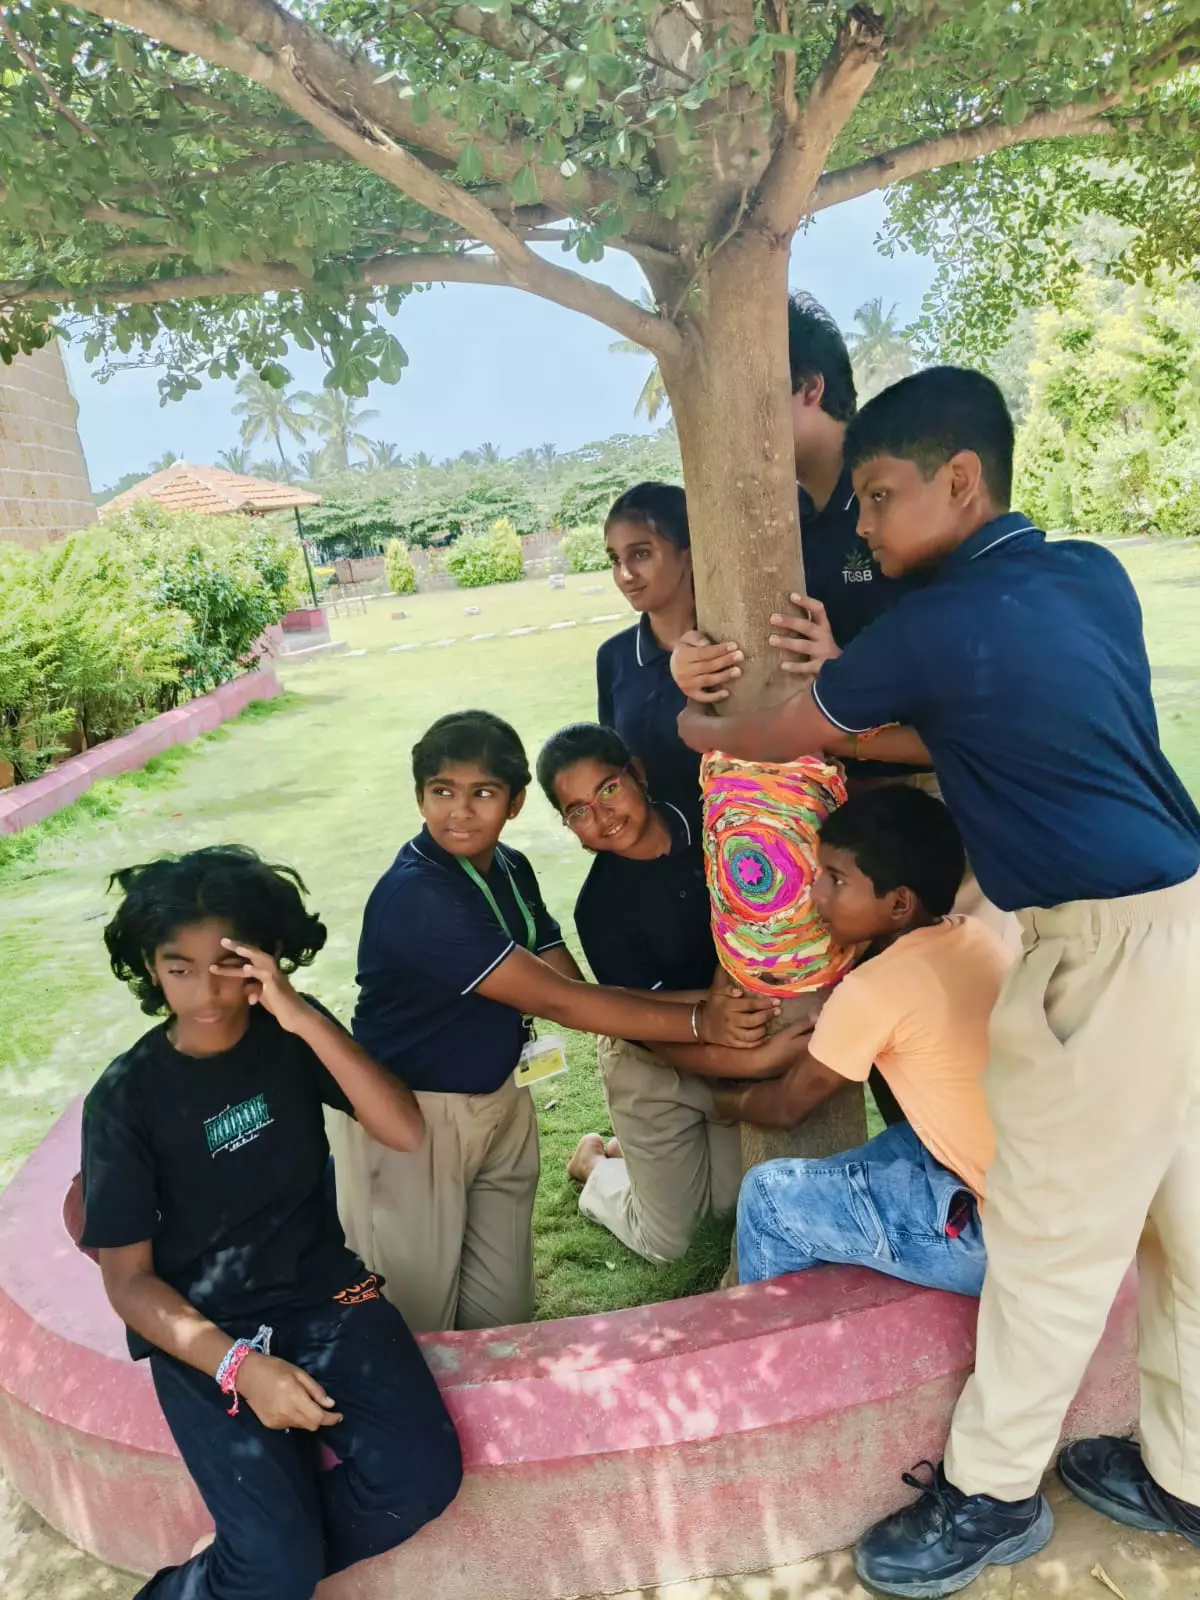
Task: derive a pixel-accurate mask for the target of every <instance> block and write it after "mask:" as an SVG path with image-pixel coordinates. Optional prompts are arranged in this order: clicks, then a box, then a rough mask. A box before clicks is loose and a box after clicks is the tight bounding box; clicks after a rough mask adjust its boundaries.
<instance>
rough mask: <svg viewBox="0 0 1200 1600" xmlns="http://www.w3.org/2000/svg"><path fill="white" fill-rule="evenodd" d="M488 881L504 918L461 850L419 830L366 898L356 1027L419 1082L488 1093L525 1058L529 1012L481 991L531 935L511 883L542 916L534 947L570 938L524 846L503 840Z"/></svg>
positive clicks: (379, 1055) (370, 1046)
mask: <svg viewBox="0 0 1200 1600" xmlns="http://www.w3.org/2000/svg"><path fill="white" fill-rule="evenodd" d="M510 874H511V878H510ZM484 879H485V881H486V883H487V885H488V887H489V889H491V891H492V894H493V896H494V897H495V900H496V904H497V905H498V906H499V908H500V911H501V914H502V916H503V918H504V922H505V926H504V927H503V928H502V927H501V926H500V925H499V923H498V922H497V921H496V918H495V916H494V915H493V913H492V909H491V907H490V906H489V905H488V903H487V901H486V900H485V899H484V897H483V895H482V894H481V893H480V891H479V889H478V887H477V886H476V885H475V884H474V883H472V881H471V880H470V878H468V876H467V874H466V873H465V872H464V871H463V869H462V867H461V866H460V865H459V862H458V860H457V858H456V857H454V856H452V855H451V854H450V853H449V852H448V851H446V850H443V849H442V847H441V846H440V845H438V844H436V843H435V842H434V841H433V839H432V838H431V837H430V835H429V830H428V829H422V831H421V832H420V833H419V834H418V835H417V837H416V838H415V839H410V840H409V842H408V843H407V844H406V845H405V846H404V848H403V849H402V850H401V852H400V854H399V855H398V856H397V857H396V859H395V861H393V863H392V865H391V866H390V867H389V868H388V870H387V871H386V872H385V873H384V875H383V877H382V878H380V880H379V882H378V883H377V884H376V885H375V887H374V889H372V891H371V895H370V898H369V899H368V901H367V909H366V911H365V912H364V913H363V926H362V937H361V938H360V940H359V945H358V986H359V994H358V1005H357V1006H356V1007H355V1011H354V1021H353V1024H352V1028H353V1033H354V1037H355V1038H356V1039H357V1040H358V1042H359V1043H360V1044H361V1045H362V1047H363V1049H364V1050H368V1051H369V1052H370V1053H371V1055H373V1056H374V1057H375V1059H376V1061H379V1062H381V1063H382V1064H383V1065H384V1066H385V1067H389V1068H390V1069H391V1070H392V1071H393V1072H394V1073H395V1074H396V1076H397V1077H399V1078H402V1079H403V1080H404V1082H405V1083H406V1084H408V1086H409V1088H410V1089H421V1090H428V1091H431V1092H435V1093H440V1094H491V1093H492V1092H493V1091H494V1090H496V1089H499V1088H500V1086H501V1085H502V1084H503V1083H504V1080H505V1079H506V1078H507V1077H508V1076H509V1074H510V1073H511V1072H512V1071H513V1070H514V1068H515V1067H516V1065H517V1061H518V1059H519V1057H520V1054H521V1050H522V1048H523V1046H524V1044H525V1040H526V1033H525V1024H524V1021H523V1019H522V1016H521V1013H520V1012H519V1011H516V1010H514V1009H513V1007H512V1006H506V1005H501V1004H500V1003H499V1002H498V1001H496V1000H488V999H485V998H484V996H483V995H481V994H478V993H476V990H477V989H478V987H479V985H480V984H481V983H482V982H483V980H484V979H485V978H486V977H487V975H488V973H489V972H491V971H493V970H494V969H495V968H496V967H498V966H499V965H500V963H501V962H502V961H503V960H504V958H505V957H506V956H507V955H509V954H510V953H511V952H512V951H513V950H514V949H515V948H516V946H517V945H518V944H520V945H521V946H525V944H526V939H527V930H526V927H525V919H524V917H523V916H522V915H521V912H520V908H519V907H518V905H517V901H516V897H515V895H514V894H513V889H512V884H513V881H515V883H516V885H517V888H518V889H519V890H520V893H521V896H522V898H523V899H524V901H525V904H526V905H527V906H528V907H529V910H530V911H531V912H532V914H533V919H534V925H535V940H534V948H535V951H536V952H537V953H538V954H541V953H542V952H543V951H546V950H551V949H553V948H554V946H555V945H560V944H562V942H563V939H562V934H561V933H560V932H559V927H558V923H557V922H555V920H554V918H553V917H552V916H551V915H550V913H549V912H548V911H547V910H546V907H545V905H544V903H543V901H542V895H541V890H540V889H539V888H538V882H537V879H536V877H535V876H534V872H533V868H532V867H531V866H530V865H529V862H528V861H527V860H526V859H525V857H524V856H523V855H522V854H521V852H520V851H519V850H512V849H510V848H509V846H508V845H503V844H501V845H497V847H496V855H495V859H494V860H493V862H492V865H491V867H490V869H489V870H488V871H487V872H486V873H485V874H484Z"/></svg>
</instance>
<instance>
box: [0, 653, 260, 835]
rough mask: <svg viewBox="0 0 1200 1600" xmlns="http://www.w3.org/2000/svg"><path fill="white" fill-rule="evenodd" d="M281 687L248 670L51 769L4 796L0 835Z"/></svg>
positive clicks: (0, 800)
mask: <svg viewBox="0 0 1200 1600" xmlns="http://www.w3.org/2000/svg"><path fill="white" fill-rule="evenodd" d="M282 693H283V686H282V685H281V684H280V682H279V679H278V678H277V677H276V676H275V674H274V672H272V671H263V670H259V671H256V672H247V673H244V674H243V675H242V677H240V678H234V680H233V681H232V683H223V684H222V685H221V687H220V688H219V689H214V690H213V691H212V693H211V694H204V695H200V696H199V698H198V699H195V700H189V701H188V703H187V704H186V705H183V706H177V707H176V708H175V710H174V711H164V712H163V713H162V715H161V716H158V717H152V718H151V720H150V721H149V722H143V723H140V724H139V725H138V726H137V727H136V728H131V729H130V731H129V732H128V733H123V734H121V736H120V737H119V738H117V739H109V740H108V741H107V743H105V744H101V745H97V746H96V748H95V749H94V750H88V751H87V752H85V754H83V755H81V756H72V757H71V758H70V760H68V761H64V762H62V764H61V765H60V766H57V767H53V768H52V769H51V770H50V771H49V772H47V773H44V774H43V776H42V777H40V778H35V779H34V780H33V782H32V783H22V784H18V785H17V787H16V788H13V789H5V790H4V791H3V792H2V793H0V833H19V832H20V831H21V829H22V828H28V827H29V826H30V825H31V824H32V823H35V822H44V821H45V819H46V818H47V817H52V816H53V815H54V813H55V812H56V811H61V810H62V809H63V807H64V806H69V805H71V804H72V802H73V801H75V800H78V799H79V797H80V795H81V794H86V792H87V791H88V790H89V789H90V788H91V787H92V785H93V784H94V783H96V782H97V781H98V780H99V779H101V778H115V777H117V776H119V775H120V774H121V773H122V772H135V771H137V770H138V769H139V768H141V767H144V766H145V765H146V763H147V761H149V760H150V759H151V757H153V756H157V755H161V754H162V752H163V751H164V750H169V749H170V748H171V746H172V745H175V744H186V743H187V741H188V740H189V739H197V738H199V736H200V735H201V734H202V733H211V732H212V731H213V729H214V728H219V727H220V726H221V724H222V723H223V722H228V721H229V720H230V718H232V717H236V716H238V715H239V714H240V713H241V712H243V711H244V710H245V709H246V707H247V706H248V705H249V704H250V703H251V701H253V700H273V699H274V698H275V696H276V695H278V694H282Z"/></svg>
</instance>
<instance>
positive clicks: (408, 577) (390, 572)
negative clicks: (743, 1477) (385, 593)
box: [383, 539, 417, 594]
mask: <svg viewBox="0 0 1200 1600" xmlns="http://www.w3.org/2000/svg"><path fill="white" fill-rule="evenodd" d="M383 570H384V572H385V574H386V575H387V584H388V588H389V589H390V590H391V591H392V593H393V594H416V592H417V569H416V567H414V566H413V558H412V555H411V554H410V552H409V548H408V546H407V545H406V544H405V542H404V540H403V539H389V540H388V543H387V549H386V550H385V551H384V552H383Z"/></svg>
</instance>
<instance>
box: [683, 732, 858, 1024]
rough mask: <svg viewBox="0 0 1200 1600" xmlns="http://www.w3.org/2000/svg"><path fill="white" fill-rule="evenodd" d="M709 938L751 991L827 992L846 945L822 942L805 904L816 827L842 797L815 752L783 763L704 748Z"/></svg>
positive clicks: (831, 771) (838, 779) (835, 772)
mask: <svg viewBox="0 0 1200 1600" xmlns="http://www.w3.org/2000/svg"><path fill="white" fill-rule="evenodd" d="M700 786H701V791H702V794H703V800H704V852H705V857H706V861H707V868H708V886H709V894H710V897H711V900H712V928H713V940H714V942H715V944H716V947H717V954H718V956H719V957H720V959H721V964H722V966H723V967H724V968H725V970H726V972H727V973H728V974H729V976H730V977H731V978H732V979H733V980H734V982H735V983H738V984H739V985H740V986H741V987H742V988H743V989H746V990H748V991H749V992H751V993H753V994H774V995H800V994H806V993H809V992H810V991H812V990H815V989H827V988H829V987H830V986H831V985H833V984H835V983H837V982H838V981H839V979H841V978H842V977H843V976H844V975H845V974H846V973H847V972H848V971H849V969H850V966H851V964H852V962H853V960H854V955H855V951H854V950H853V949H849V950H844V949H842V948H841V947H840V946H838V945H835V944H833V943H832V942H831V940H830V938H829V934H828V932H827V931H826V928H825V925H824V923H823V922H822V921H821V919H820V917H819V916H818V915H817V912H816V908H815V907H814V905H813V901H812V886H813V882H814V880H815V878H816V875H817V871H818V862H817V842H818V834H819V831H820V828H821V824H822V823H823V822H824V821H825V818H826V817H827V816H828V815H829V813H830V812H831V811H834V810H836V808H837V807H838V806H840V805H841V804H842V803H843V801H844V800H845V798H846V786H845V783H844V782H843V780H842V774H841V771H840V769H839V768H838V767H835V766H831V765H830V764H829V763H828V762H827V761H825V760H823V759H822V758H821V757H820V756H802V757H801V758H800V759H799V760H798V761H789V762H786V763H783V764H780V763H776V762H770V761H736V760H734V759H733V758H732V757H730V756H724V755H722V754H721V753H720V752H719V751H716V750H714V751H710V753H709V754H708V755H706V756H705V757H704V760H703V762H702V764H701V768H700Z"/></svg>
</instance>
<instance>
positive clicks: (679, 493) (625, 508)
mask: <svg viewBox="0 0 1200 1600" xmlns="http://www.w3.org/2000/svg"><path fill="white" fill-rule="evenodd" d="M618 519H620V520H623V521H626V522H644V523H645V525H646V526H647V527H648V528H649V529H650V531H651V532H652V533H657V534H659V535H660V536H661V537H662V538H664V539H666V540H668V541H669V542H670V543H671V544H673V545H674V546H675V548H676V550H690V549H691V547H692V535H691V530H690V529H689V528H688V514H687V496H686V495H685V494H684V492H683V490H682V489H681V488H680V487H679V485H678V484H677V483H635V484H634V486H633V488H632V489H626V491H625V493H624V494H623V495H622V496H621V498H620V499H619V500H618V501H616V502H615V504H614V505H613V506H612V508H611V510H610V511H609V513H608V515H607V517H605V519H604V526H605V527H606V528H607V527H608V525H609V523H610V522H616V521H617V520H618Z"/></svg>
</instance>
